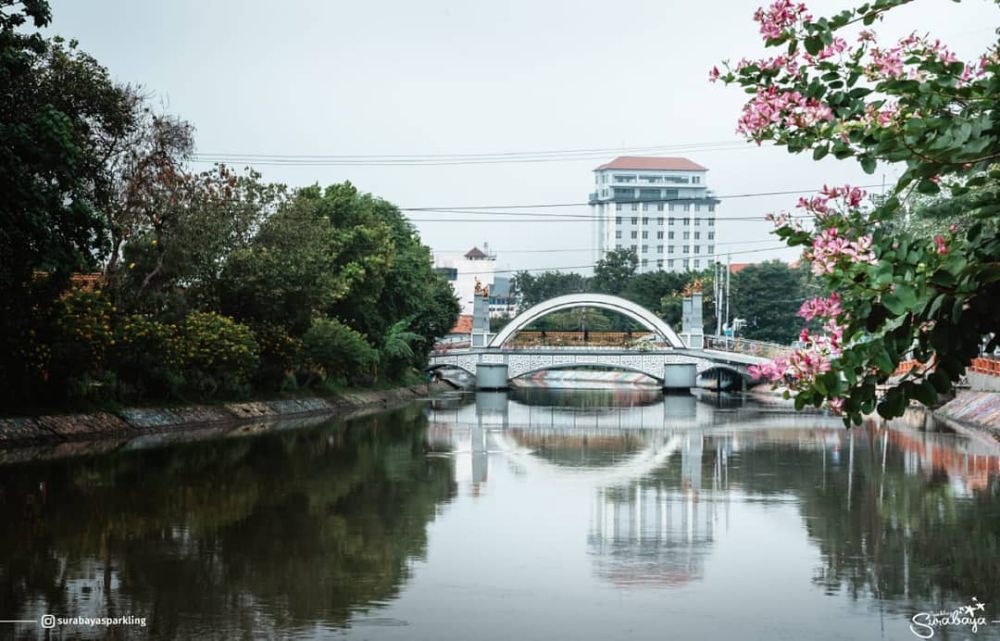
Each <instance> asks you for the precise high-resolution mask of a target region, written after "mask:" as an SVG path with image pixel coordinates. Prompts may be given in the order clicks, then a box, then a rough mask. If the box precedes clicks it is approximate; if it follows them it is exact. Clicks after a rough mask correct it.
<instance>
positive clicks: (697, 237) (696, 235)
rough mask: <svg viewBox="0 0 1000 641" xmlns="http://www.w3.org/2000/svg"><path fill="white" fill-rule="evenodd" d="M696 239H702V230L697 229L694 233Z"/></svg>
mask: <svg viewBox="0 0 1000 641" xmlns="http://www.w3.org/2000/svg"><path fill="white" fill-rule="evenodd" d="M694 239H695V240H701V232H700V231H696V232H695V233H694Z"/></svg>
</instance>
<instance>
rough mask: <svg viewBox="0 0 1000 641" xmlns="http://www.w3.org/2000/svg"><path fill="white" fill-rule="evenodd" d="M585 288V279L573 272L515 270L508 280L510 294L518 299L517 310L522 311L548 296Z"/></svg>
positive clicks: (571, 292)
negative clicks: (534, 272) (538, 272)
mask: <svg viewBox="0 0 1000 641" xmlns="http://www.w3.org/2000/svg"><path fill="white" fill-rule="evenodd" d="M586 290H587V279H586V278H585V277H584V276H582V275H580V274H577V273H575V272H558V271H546V272H542V273H540V274H532V273H531V272H526V271H522V272H517V273H516V274H515V275H514V276H513V278H511V280H510V292H511V295H512V296H514V298H515V299H516V300H517V301H518V310H519V311H522V312H523V311H524V310H526V309H528V308H530V307H533V306H535V305H537V304H538V303H541V302H542V301H545V300H548V299H550V298H555V297H556V296H564V295H566V294H575V293H577V292H582V291H586Z"/></svg>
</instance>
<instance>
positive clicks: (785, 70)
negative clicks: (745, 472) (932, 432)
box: [710, 0, 1000, 423]
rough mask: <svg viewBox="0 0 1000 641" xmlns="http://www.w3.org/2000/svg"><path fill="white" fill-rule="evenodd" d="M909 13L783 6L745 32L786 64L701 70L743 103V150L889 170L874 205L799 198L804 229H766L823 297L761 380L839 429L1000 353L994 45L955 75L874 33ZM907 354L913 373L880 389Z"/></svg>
mask: <svg viewBox="0 0 1000 641" xmlns="http://www.w3.org/2000/svg"><path fill="white" fill-rule="evenodd" d="M909 1H910V0H876V1H875V2H872V3H865V4H862V5H860V6H859V7H857V8H856V9H846V10H844V11H841V12H839V13H837V14H835V15H833V16H830V17H827V18H819V19H816V18H814V17H813V16H811V15H810V14H808V13H807V9H806V7H805V6H804V5H802V4H797V5H796V4H793V3H792V2H790V0H778V1H777V2H774V3H773V4H771V5H770V6H768V7H766V8H761V9H760V10H759V11H758V12H757V14H756V15H755V20H756V21H757V22H758V24H759V28H760V33H761V35H762V37H763V40H764V43H765V45H766V46H767V47H772V48H781V53H779V54H778V55H776V56H774V57H770V58H764V59H760V60H747V59H744V60H741V61H740V62H739V63H738V64H735V65H729V64H724V69H722V70H720V69H719V68H718V67H716V68H713V69H712V71H711V72H710V79H712V80H722V81H723V82H725V83H726V84H736V85H738V86H740V87H742V88H743V89H744V90H745V91H747V93H749V94H750V95H751V97H750V99H749V101H748V102H747V103H746V105H745V106H744V108H743V113H742V115H741V117H740V118H739V122H738V129H739V131H741V132H742V133H743V134H744V135H745V136H746V137H747V138H748V139H749V140H751V141H754V142H756V143H757V144H762V143H763V142H771V143H774V144H776V145H779V146H784V147H785V148H786V149H788V151H790V152H792V153H800V152H804V151H810V152H811V154H812V157H813V159H815V160H819V159H821V158H824V157H826V156H827V155H832V156H833V157H835V158H839V159H848V158H853V159H854V160H855V161H856V162H858V163H859V164H860V165H861V167H862V168H863V169H864V171H866V172H867V173H873V172H874V171H875V170H876V167H877V166H878V163H884V164H885V165H888V166H892V167H894V168H896V169H897V171H898V172H899V176H900V177H899V179H898V181H897V182H896V184H895V185H894V186H893V187H892V189H891V191H890V192H889V193H888V194H887V195H886V196H885V197H884V198H877V199H874V198H866V194H865V192H864V191H863V190H861V189H859V188H857V187H852V186H850V185H845V186H824V187H823V189H822V191H821V192H820V193H819V195H817V196H815V197H812V198H803V199H802V200H801V201H800V203H799V208H800V209H801V210H802V211H803V213H805V214H807V215H809V216H810V217H811V224H808V225H803V224H800V223H799V222H798V219H797V218H793V217H792V216H791V215H790V214H788V213H787V212H780V213H776V214H774V215H773V217H772V218H773V220H774V222H775V224H776V233H777V234H778V236H779V237H781V238H782V239H784V240H785V241H787V242H788V244H789V245H792V246H801V247H804V251H803V254H802V257H803V260H805V261H806V262H808V263H809V265H810V267H811V269H812V272H813V273H814V274H815V275H816V276H817V277H818V278H819V279H820V280H821V281H822V283H823V287H824V289H826V290H827V291H829V292H831V294H830V295H829V296H826V297H817V298H815V299H812V300H809V301H806V303H804V304H803V306H802V309H801V310H800V315H801V316H802V317H803V318H804V319H806V320H812V321H814V322H821V323H822V324H823V325H822V326H823V329H822V330H821V331H811V330H808V329H807V330H805V331H803V333H802V336H801V338H802V340H803V342H805V343H806V344H807V347H806V348H804V349H801V350H798V351H797V352H795V354H793V355H792V357H791V358H789V359H783V360H780V361H776V362H775V363H772V364H770V365H769V366H767V367H764V368H761V369H760V370H759V372H758V374H759V375H761V376H764V377H767V378H770V379H771V380H773V381H775V382H776V383H778V382H783V383H785V384H787V385H789V386H790V387H791V389H792V391H793V392H794V393H795V398H796V406H797V407H803V406H806V405H815V406H820V405H823V404H824V403H826V404H828V405H829V406H830V407H831V408H832V409H833V410H834V411H837V412H842V413H843V414H844V417H845V422H847V423H850V422H852V421H853V422H854V423H859V422H860V421H861V417H862V415H863V414H866V413H870V412H872V411H875V410H876V409H877V411H878V413H879V414H880V415H882V416H883V417H886V418H890V417H894V416H899V415H901V414H902V413H903V411H904V409H905V408H906V406H907V403H908V401H910V400H916V401H919V402H921V403H923V404H925V405H932V404H934V403H935V402H936V400H937V398H938V395H939V394H941V393H945V392H948V391H949V390H950V389H951V385H952V383H953V382H954V381H957V380H958V379H959V377H960V376H961V375H962V373H963V372H964V370H965V368H966V366H967V365H968V364H969V363H970V361H971V359H972V358H974V357H975V356H977V355H978V354H979V352H980V350H981V349H982V348H983V346H984V344H985V348H986V349H988V350H992V349H993V348H995V347H996V346H997V344H998V341H1000V331H998V322H1000V269H998V268H997V266H998V264H1000V237H998V228H997V223H998V217H997V213H998V212H1000V198H998V196H1000V194H998V191H1000V163H998V161H1000V122H998V118H997V111H996V107H997V105H998V104H1000V96H998V92H1000V80H998V79H997V70H998V67H1000V44H997V43H995V44H994V45H992V46H991V47H990V48H989V49H988V50H987V51H985V52H983V53H982V55H981V56H980V57H979V58H978V59H977V60H972V61H962V60H959V59H958V57H957V56H956V55H955V54H954V53H953V52H952V51H951V50H950V49H949V48H948V47H947V46H946V45H945V44H944V43H943V42H941V41H940V40H937V39H933V38H931V37H930V36H922V35H918V34H917V33H916V32H914V33H912V34H911V35H909V36H906V37H904V38H902V39H901V40H899V41H898V42H895V43H890V44H883V43H880V42H879V40H878V36H877V35H876V33H875V32H874V31H873V30H871V29H869V27H870V26H871V25H873V24H875V23H876V22H879V21H881V20H883V19H884V18H886V17H887V16H888V15H889V14H890V12H891V11H892V9H894V8H896V7H898V6H900V5H904V4H907V3H908V2H909ZM927 196H932V197H935V200H934V202H933V203H931V204H930V205H927V204H926V197H927ZM915 211H921V212H922V215H923V216H924V217H925V218H931V219H949V220H951V221H953V222H951V223H949V226H948V227H947V228H946V229H941V228H938V229H939V231H938V233H936V234H933V235H931V234H927V233H925V232H924V231H923V230H921V229H920V228H915V227H913V226H912V225H909V224H908V221H910V220H911V219H912V216H913V213H914V212H915ZM908 356H912V357H913V358H915V359H916V360H917V361H918V362H919V365H918V366H916V367H914V368H912V369H911V370H910V371H908V372H906V373H905V374H904V375H903V377H902V379H901V380H895V379H892V380H890V377H892V376H893V375H894V373H895V372H896V369H897V368H898V367H899V364H900V361H901V360H902V359H904V358H906V357H908ZM882 385H887V386H888V391H887V392H886V393H885V394H884V395H883V396H881V397H879V395H878V394H877V393H876V389H877V387H878V386H882Z"/></svg>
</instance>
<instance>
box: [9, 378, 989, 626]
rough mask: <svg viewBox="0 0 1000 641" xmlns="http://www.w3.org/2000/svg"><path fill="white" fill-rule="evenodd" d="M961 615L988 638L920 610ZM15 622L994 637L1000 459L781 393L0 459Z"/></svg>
mask: <svg viewBox="0 0 1000 641" xmlns="http://www.w3.org/2000/svg"><path fill="white" fill-rule="evenodd" d="M292 427H294V428H295V429H292ZM979 604H982V607H979ZM965 606H970V607H971V608H972V610H973V611H974V612H975V616H976V617H981V618H982V621H984V622H983V623H981V624H980V625H978V628H977V630H978V631H977V632H975V633H974V632H973V631H972V626H971V625H968V624H967V623H966V624H959V625H951V626H944V627H937V628H931V627H928V626H926V625H918V624H916V623H915V622H914V620H913V617H914V616H915V615H916V616H917V617H918V619H917V621H918V622H920V621H929V620H930V619H924V618H920V617H921V616H922V615H920V613H922V612H930V613H936V612H938V611H942V610H946V611H951V610H954V609H956V608H960V607H965ZM963 612H966V616H968V614H967V611H963ZM46 614H51V615H52V616H53V617H58V618H59V619H66V618H69V617H90V618H99V617H109V618H111V617H132V619H126V621H127V622H131V623H132V625H130V626H129V625H118V626H112V627H106V626H104V625H103V624H98V625H95V626H88V625H86V624H83V625H80V624H79V622H76V623H74V624H67V623H66V622H65V621H58V620H57V621H56V622H55V627H54V628H52V629H46V628H45V627H43V626H42V625H40V624H39V621H40V620H41V618H42V617H43V616H44V615H46ZM0 619H5V620H21V621H22V623H0V639H36V638H51V639H76V638H85V639H89V638H157V639H241V638H245V639H258V638H260V639H269V638H288V639H314V638H316V639H318V638H333V639H341V638H343V639H376V640H381V639H391V640H395V639H399V640H413V639H427V640H434V641H438V640H452V639H454V640H461V641H469V640H477V639H487V640H492V639H496V640H501V639H503V640H506V639H538V640H542V639H544V640H546V641H552V640H560V639H567V640H578V639H580V640H587V639H600V640H602V641H605V640H611V639H655V640H667V639H767V640H769V641H771V640H775V639H852V640H853V639H917V638H935V639H983V638H994V639H995V638H1000V450H998V449H997V447H996V446H994V445H991V444H989V443H985V442H980V441H978V440H970V439H967V438H964V437H961V436H956V435H952V434H944V433H936V432H926V431H920V430H919V429H917V428H916V427H913V426H908V425H906V424H902V423H900V424H897V425H893V426H890V427H889V428H882V427H878V426H876V425H874V424H872V425H865V426H862V427H859V428H855V429H853V430H850V431H846V430H844V429H843V427H842V426H841V423H840V421H839V420H838V419H835V418H832V417H824V416H822V415H800V414H794V413H792V412H790V411H789V410H788V408H787V407H786V406H784V405H780V404H777V403H775V402H773V401H772V402H768V401H765V400H761V399H757V400H755V399H753V398H728V399H724V400H722V401H719V400H718V399H716V398H715V397H709V396H705V397H698V398H696V397H676V396H667V397H664V396H662V395H661V394H660V393H659V392H658V391H642V390H632V391H627V390H618V391H614V390H601V391H588V392H571V391H563V392H558V391H550V390H544V389H520V390H515V391H512V392H511V393H510V394H498V393H494V394H479V395H475V396H474V395H466V396H457V395H456V396H455V397H453V398H447V399H437V400H434V401H432V402H422V403H416V404H414V405H412V406H410V407H407V408H404V409H402V410H399V411H393V412H388V413H383V414H377V415H372V416H368V417H365V418H361V419H355V420H352V421H347V422H342V421H340V422H338V421H334V422H328V423H321V424H316V425H311V426H309V425H306V426H302V425H298V426H289V429H279V430H272V431H267V432H264V433H259V434H255V433H253V430H252V429H245V430H240V432H239V433H238V434H229V435H226V436H218V437H215V438H209V439H205V440H201V441H198V442H195V443H184V444H179V443H173V444H172V443H169V442H163V441H162V440H161V439H158V438H145V439H141V440H138V441H132V442H102V443H93V444H87V445H72V446H65V445H64V446H61V447H55V448H37V449H34V450H14V451H7V452H2V451H0ZM994 621H996V622H994ZM46 623H48V624H49V625H52V622H51V621H46ZM142 623H144V624H145V625H144V626H143V625H141V624H142ZM914 631H916V632H918V633H920V634H921V635H923V636H922V637H921V636H917V635H916V634H914ZM931 632H933V636H932V637H927V634H929V633H931Z"/></svg>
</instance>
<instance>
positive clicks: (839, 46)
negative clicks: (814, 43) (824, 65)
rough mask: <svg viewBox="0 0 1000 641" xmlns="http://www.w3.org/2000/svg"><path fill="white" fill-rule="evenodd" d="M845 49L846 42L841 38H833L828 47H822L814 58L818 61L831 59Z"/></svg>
mask: <svg viewBox="0 0 1000 641" xmlns="http://www.w3.org/2000/svg"><path fill="white" fill-rule="evenodd" d="M845 49H847V41H846V40H844V39H843V38H834V39H833V43H831V44H830V46H828V47H824V48H823V50H822V51H820V52H819V55H818V56H816V57H817V58H818V59H819V60H826V59H827V58H832V57H833V56H835V55H837V54H838V53H843V52H844V50H845Z"/></svg>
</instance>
